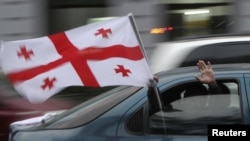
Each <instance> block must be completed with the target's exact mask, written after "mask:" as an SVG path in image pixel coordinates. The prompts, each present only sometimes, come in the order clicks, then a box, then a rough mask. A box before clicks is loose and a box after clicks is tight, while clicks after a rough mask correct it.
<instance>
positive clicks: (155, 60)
mask: <svg viewBox="0 0 250 141" xmlns="http://www.w3.org/2000/svg"><path fill="white" fill-rule="evenodd" d="M249 52H250V36H249V34H228V35H217V36H207V37H199V38H187V39H186V38H182V39H179V40H176V41H169V42H161V43H157V44H156V45H155V47H154V49H153V51H152V53H150V54H149V55H148V56H149V59H148V60H149V61H148V63H149V66H150V68H151V70H152V72H153V73H157V72H160V71H164V70H171V69H173V68H177V67H185V66H195V65H196V62H197V60H199V59H202V60H206V61H207V60H209V61H210V62H212V64H226V63H250V54H249Z"/></svg>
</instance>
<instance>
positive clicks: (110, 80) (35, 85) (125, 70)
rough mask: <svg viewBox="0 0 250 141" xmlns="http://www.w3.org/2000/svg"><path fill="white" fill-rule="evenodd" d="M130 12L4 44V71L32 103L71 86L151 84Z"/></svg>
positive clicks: (2, 50) (2, 62)
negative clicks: (105, 19) (121, 15)
mask: <svg viewBox="0 0 250 141" xmlns="http://www.w3.org/2000/svg"><path fill="white" fill-rule="evenodd" d="M129 16H131V15H128V16H123V17H117V18H113V19H111V20H107V21H103V22H97V23H93V24H89V25H84V26H81V27H77V28H74V29H71V30H67V31H64V32H61V33H56V34H52V35H48V36H44V37H40V38H33V39H27V40H18V41H8V42H1V56H0V57H1V69H2V71H3V72H4V73H5V75H6V76H7V78H8V79H9V80H10V82H11V83H12V84H13V86H14V87H15V89H16V90H17V91H18V92H19V93H20V94H21V95H22V96H23V97H26V98H27V99H28V100H29V101H30V102H32V103H41V102H44V101H45V100H47V99H48V98H50V97H51V96H53V95H54V94H56V93H57V92H59V91H61V90H62V89H64V88H66V87H68V86H90V87H103V86H115V85H133V86H142V87H144V86H148V85H150V84H149V80H152V79H153V75H152V73H151V71H150V69H149V66H148V64H147V61H146V59H145V56H144V54H143V51H142V49H141V45H140V42H139V40H138V38H137V36H136V35H137V34H136V33H137V32H136V31H135V28H134V27H133V24H132V23H131V19H130V18H131V17H129Z"/></svg>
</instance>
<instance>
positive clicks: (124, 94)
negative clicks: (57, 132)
mask: <svg viewBox="0 0 250 141" xmlns="http://www.w3.org/2000/svg"><path fill="white" fill-rule="evenodd" d="M139 89H140V87H129V86H120V87H117V88H114V89H112V90H110V91H108V92H105V93H103V94H100V95H98V96H96V97H94V98H91V99H89V100H87V101H85V102H83V103H82V104H80V105H78V106H76V107H74V108H72V109H70V110H67V111H65V112H64V113H62V114H61V115H58V116H57V117H54V118H51V119H49V120H48V121H45V123H44V124H43V125H42V126H43V127H44V126H45V128H71V127H76V126H79V125H83V124H86V123H88V122H89V121H91V120H93V119H95V118H97V117H98V116H100V115H102V114H103V113H105V112H106V111H108V110H109V109H111V108H112V107H114V106H115V105H116V104H118V103H120V102H121V101H123V100H125V99H126V98H128V97H129V96H131V95H132V94H134V93H135V92H136V91H138V90H139Z"/></svg>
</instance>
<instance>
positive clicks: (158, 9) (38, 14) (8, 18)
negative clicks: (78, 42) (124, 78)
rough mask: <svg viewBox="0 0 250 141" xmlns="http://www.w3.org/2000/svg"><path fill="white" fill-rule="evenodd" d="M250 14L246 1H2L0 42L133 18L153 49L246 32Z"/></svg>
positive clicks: (144, 38)
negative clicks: (111, 19) (179, 41)
mask: <svg viewBox="0 0 250 141" xmlns="http://www.w3.org/2000/svg"><path fill="white" fill-rule="evenodd" d="M249 9H250V1H249V0H91V1H88V0H0V40H5V41H9V40H18V39H28V38H33V37H39V36H44V35H47V34H52V33H56V32H60V31H64V30H67V29H71V28H74V27H77V26H81V25H85V24H88V23H90V22H93V19H98V18H99V19H101V18H102V19H103V17H114V16H122V15H126V14H128V13H133V15H134V17H135V20H136V23H137V27H138V30H139V33H140V35H141V38H142V41H143V43H144V46H145V47H146V48H151V47H153V46H154V43H155V42H162V41H168V40H176V39H181V38H184V37H199V36H206V35H211V34H212V35H213V34H229V33H242V32H249V31H250V27H249V26H248V23H249V21H250V10H249ZM149 50H150V49H149Z"/></svg>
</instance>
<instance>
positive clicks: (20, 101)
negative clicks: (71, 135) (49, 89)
mask: <svg viewBox="0 0 250 141" xmlns="http://www.w3.org/2000/svg"><path fill="white" fill-rule="evenodd" d="M0 84H1V85H0V125H1V127H0V141H8V138H9V126H10V124H11V123H13V122H16V121H20V120H25V119H27V118H32V117H37V116H43V115H46V114H49V113H57V112H60V111H64V110H66V109H69V108H72V107H74V106H76V105H78V104H79V103H81V102H83V101H84V100H86V99H88V98H90V97H92V96H96V95H98V94H99V93H101V92H102V91H106V90H108V89H111V87H110V88H103V89H100V90H101V91H100V90H98V91H96V90H94V89H93V88H83V87H80V88H78V89H75V87H69V88H67V89H65V90H63V91H62V92H60V93H58V94H57V95H55V96H53V97H52V98H51V99H49V100H47V101H45V102H44V103H39V104H32V103H30V102H29V101H28V100H27V99H25V98H23V97H21V96H20V95H19V94H18V93H17V92H16V91H15V89H14V88H13V86H12V85H11V84H10V83H9V81H8V80H7V78H6V76H5V75H4V74H3V73H2V72H0ZM86 93H87V94H86Z"/></svg>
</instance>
